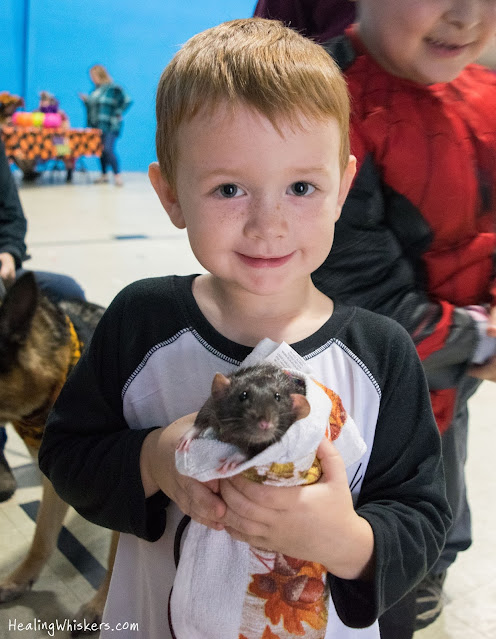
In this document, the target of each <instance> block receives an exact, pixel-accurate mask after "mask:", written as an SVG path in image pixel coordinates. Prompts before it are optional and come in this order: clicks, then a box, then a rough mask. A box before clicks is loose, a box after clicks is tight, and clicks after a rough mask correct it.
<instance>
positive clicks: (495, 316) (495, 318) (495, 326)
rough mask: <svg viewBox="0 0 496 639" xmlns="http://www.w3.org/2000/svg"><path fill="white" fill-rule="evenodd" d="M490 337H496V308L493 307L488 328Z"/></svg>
mask: <svg viewBox="0 0 496 639" xmlns="http://www.w3.org/2000/svg"><path fill="white" fill-rule="evenodd" d="M487 334H488V335H489V337H496V306H493V307H492V309H491V312H490V313H489V323H488V326H487Z"/></svg>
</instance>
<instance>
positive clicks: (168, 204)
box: [148, 162, 186, 229]
mask: <svg viewBox="0 0 496 639" xmlns="http://www.w3.org/2000/svg"><path fill="white" fill-rule="evenodd" d="M148 177H149V178H150V182H151V183H152V186H153V188H154V189H155V193H156V194H157V195H158V199H159V200H160V202H161V204H162V206H163V207H164V209H165V212H166V213H167V215H168V216H169V217H170V221H171V222H172V224H174V226H177V228H178V229H184V228H186V223H185V221H184V217H183V214H182V211H181V205H180V204H179V200H178V199H177V195H176V191H175V189H174V188H173V187H172V186H171V185H170V184H169V182H167V180H166V179H165V178H164V176H163V175H162V172H161V170H160V166H159V165H158V162H152V163H151V164H150V166H149V167H148Z"/></svg>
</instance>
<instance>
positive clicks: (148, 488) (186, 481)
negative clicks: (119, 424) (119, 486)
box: [140, 413, 226, 530]
mask: <svg viewBox="0 0 496 639" xmlns="http://www.w3.org/2000/svg"><path fill="white" fill-rule="evenodd" d="M195 417H196V413H191V415H186V416H185V417H182V418H181V419H178V420H177V421H175V422H173V423H172V424H171V425H170V426H168V427H167V428H157V429H156V430H154V431H152V432H151V433H150V434H149V435H148V436H147V437H146V438H145V441H144V442H143V446H142V449H141V458H140V468H141V479H142V482H143V488H144V491H145V496H146V497H149V496H151V495H153V494H154V493H156V492H157V490H158V489H161V490H162V491H163V492H164V493H165V494H166V495H167V496H168V497H170V498H171V499H172V501H174V502H175V503H176V504H177V505H178V506H179V508H180V509H181V510H182V511H183V512H184V513H185V514H186V515H190V516H191V518H192V519H194V520H195V521H198V522H199V523H200V524H204V525H205V526H208V527H209V528H215V529H216V530H222V529H223V528H224V526H223V525H222V524H221V523H220V520H221V519H222V517H223V516H224V514H225V512H226V505H225V503H224V502H223V501H222V499H221V498H220V497H219V496H218V495H217V494H216V493H218V492H219V482H218V481H216V480H212V481H209V482H206V483H204V484H202V483H200V482H199V481H197V480H196V479H192V478H191V477H186V476H185V475H181V474H180V473H179V472H178V471H177V469H176V462H175V453H176V446H177V443H178V442H179V440H180V438H181V436H182V435H183V433H185V432H186V431H187V430H188V429H189V428H191V427H192V426H193V423H194V421H195Z"/></svg>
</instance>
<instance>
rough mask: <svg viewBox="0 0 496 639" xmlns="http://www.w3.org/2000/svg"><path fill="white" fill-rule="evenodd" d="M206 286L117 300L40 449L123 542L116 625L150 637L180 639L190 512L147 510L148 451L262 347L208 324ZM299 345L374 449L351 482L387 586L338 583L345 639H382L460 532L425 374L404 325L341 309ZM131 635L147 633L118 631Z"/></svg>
mask: <svg viewBox="0 0 496 639" xmlns="http://www.w3.org/2000/svg"><path fill="white" fill-rule="evenodd" d="M194 277H195V276H184V277H179V276H171V277H163V278H154V279H148V280H142V281H140V282H136V283H134V284H131V285H130V286H128V287H127V288H125V289H124V290H123V291H122V292H121V293H119V295H118V296H117V297H116V298H115V300H114V301H113V302H112V304H111V306H110V307H109V308H108V310H107V311H106V313H105V315H104V316H103V318H102V320H101V321H100V324H99V326H98V327H97V330H96V332H95V335H94V337H93V339H92V342H91V344H90V346H89V348H88V349H87V351H86V352H85V353H84V355H83V357H82V358H81V360H80V362H79V363H78V365H77V366H76V368H75V369H74V370H73V372H72V374H71V375H70V377H69V379H68V381H67V383H66V385H65V387H64V388H63V390H62V392H61V394H60V396H59V399H58V400H57V402H56V404H55V407H54V409H53V411H52V413H51V415H50V417H49V420H48V424H47V427H46V432H45V436H44V440H43V443H42V447H41V450H40V467H41V469H42V471H43V472H44V473H45V474H46V475H47V476H48V477H49V479H50V480H51V481H52V482H53V484H54V486H55V489H56V490H57V492H58V493H59V494H60V496H61V497H62V498H63V499H64V500H65V501H67V502H68V503H69V504H71V505H72V506H73V507H74V508H75V509H76V510H77V511H78V512H79V513H81V515H83V516H84V517H86V518H87V519H89V520H90V521H92V522H94V523H96V524H99V525H102V526H105V527H107V528H111V529H114V530H118V531H121V533H123V534H121V538H120V542H119V549H118V553H117V558H116V562H115V567H114V573H113V578H112V584H111V587H110V593H109V597H108V600H107V608H106V612H105V618H104V620H105V621H106V622H107V623H108V624H109V626H111V627H112V626H113V625H114V624H116V623H121V624H122V623H125V622H130V623H136V622H137V623H139V631H140V632H139V636H143V637H146V638H147V639H159V638H160V639H164V638H165V639H167V638H170V637H171V635H170V632H169V625H168V620H167V603H168V598H169V593H170V590H171V586H172V582H173V579H174V574H175V564H174V539H175V536H176V530H177V526H178V524H179V522H180V521H181V519H182V518H183V513H181V512H180V510H179V509H178V508H177V506H176V505H175V504H174V503H172V502H170V500H169V499H168V498H167V497H166V496H165V495H164V494H163V493H161V492H159V493H157V494H155V495H153V496H152V497H149V498H148V499H145V496H144V491H143V487H142V483H141V476H140V469H139V457H140V451H141V445H142V442H143V440H144V438H145V437H146V436H147V435H148V434H149V432H150V430H151V429H153V428H157V427H164V426H167V425H168V424H170V423H172V422H173V421H174V420H176V419H178V418H180V417H182V416H184V415H187V414H189V413H192V412H194V411H197V410H199V409H200V407H201V406H202V404H203V403H204V401H205V400H206V399H207V397H208V395H209V393H210V387H211V382H212V378H213V376H214V374H215V373H216V372H221V373H224V374H228V373H229V372H231V371H233V370H234V369H235V368H237V367H238V366H239V365H240V363H241V362H242V361H243V360H244V359H245V357H246V356H247V355H248V354H249V353H250V352H251V350H252V349H251V348H248V347H246V346H242V345H239V344H236V343H234V342H232V341H230V340H228V339H226V338H225V337H223V336H222V335H221V334H219V333H218V332H217V331H216V330H215V329H214V328H213V327H212V326H211V325H210V324H209V323H208V322H207V320H206V319H205V317H204V316H203V315H202V313H201V311H200V309H199V307H198V306H197V304H196V301H195V299H194V297H193V294H192V282H193V279H194ZM291 346H292V348H293V349H294V350H295V351H296V352H297V353H298V354H299V355H300V356H301V357H303V358H304V359H305V360H306V362H307V363H308V364H309V365H310V366H311V368H312V370H313V371H314V374H315V378H316V379H317V380H318V381H319V382H321V383H322V384H324V385H325V386H326V387H328V388H330V389H332V390H333V391H335V392H336V393H337V394H338V395H339V396H340V397H341V400H342V402H343V405H344V408H345V409H346V411H347V412H348V414H349V415H351V417H352V418H353V420H354V421H355V423H356V425H357V427H358V429H359V431H360V434H361V436H362V437H363V439H364V440H365V442H366V444H367V452H366V453H365V454H364V456H363V457H362V458H361V459H360V460H359V461H358V462H357V463H356V464H354V465H353V466H351V467H349V468H348V469H347V473H348V479H349V483H350V489H351V491H352V494H353V499H354V503H355V508H356V510H357V512H358V513H359V514H360V515H361V516H362V517H364V518H365V519H367V520H368V521H369V522H370V524H371V526H372V528H373V532H374V538H375V563H376V570H375V577H374V580H373V581H372V582H370V583H365V582H361V581H358V580H356V581H355V580H344V579H339V578H337V577H335V576H333V575H329V580H330V587H331V595H332V600H333V604H334V607H335V609H336V612H337V615H338V617H339V619H340V620H341V621H342V623H343V624H344V626H343V628H345V626H346V627H349V628H348V629H345V630H343V633H342V634H340V635H339V636H340V638H341V637H342V639H348V638H350V639H351V638H352V637H360V638H362V637H363V638H364V639H369V638H370V639H373V638H378V637H379V633H378V629H377V624H374V620H375V619H376V617H377V616H378V615H380V614H382V612H383V611H384V610H385V609H386V608H387V607H389V606H390V605H392V604H393V603H395V602H396V601H397V600H398V599H400V598H401V597H402V596H403V595H404V594H405V593H406V592H407V591H409V590H410V589H411V588H412V587H413V586H414V585H415V584H416V583H417V582H418V581H420V579H421V578H422V577H423V576H424V574H425V572H426V571H427V570H428V569H429V567H430V566H431V565H432V564H433V563H434V561H435V560H436V559H437V557H438V555H439V553H440V551H441V548H442V545H443V543H444V539H445V534H446V528H447V526H448V524H449V508H448V506H447V503H446V499H445V490H444V477H443V471H442V464H441V458H440V440H439V433H438V431H437V427H436V424H435V422H434V418H433V416H432V410H431V406H430V401H429V395H428V391H427V386H426V382H425V378H424V374H423V372H422V367H421V364H420V362H419V359H418V356H417V354H416V351H415V348H414V346H413V343H412V341H411V339H410V338H409V336H408V335H407V333H406V332H405V331H404V329H402V328H401V327H400V326H399V325H398V324H396V323H395V322H393V321H392V320H390V319H388V318H385V317H382V316H379V315H375V314H373V313H370V312H369V311H365V310H361V309H358V308H355V307H348V306H344V305H340V304H336V306H335V309H334V312H333V314H332V316H331V317H330V318H329V320H328V321H327V322H326V323H325V324H324V325H323V326H322V327H321V328H320V329H319V330H318V331H317V332H316V333H314V334H313V335H312V336H310V337H308V338H307V339H304V340H302V341H300V342H297V343H294V344H291ZM329 543H332V540H329ZM372 624H373V625H372ZM369 626H371V627H370V628H368V627H369ZM354 628H355V629H357V628H361V629H363V628H367V630H354ZM101 636H102V637H107V636H113V635H111V633H110V632H109V633H108V634H105V631H102V635H101ZM128 636H129V637H130V638H131V637H133V639H134V637H136V632H132V631H129V635H128V634H126V632H120V633H119V637H121V638H122V639H125V638H126V637H128ZM327 636H328V635H326V637H327ZM329 636H330V635H329ZM332 636H334V635H332ZM178 639H182V638H178Z"/></svg>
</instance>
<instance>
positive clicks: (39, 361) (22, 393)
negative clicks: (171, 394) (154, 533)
mask: <svg viewBox="0 0 496 639" xmlns="http://www.w3.org/2000/svg"><path fill="white" fill-rule="evenodd" d="M0 282H1V280H0ZM4 293H5V291H4ZM0 295H1V294H0ZM104 310H105V309H104V308H102V307H101V306H97V305H96V304H91V303H90V302H83V301H79V300H70V301H63V302H60V303H58V304H54V303H52V302H51V301H50V300H49V299H48V298H46V297H45V296H44V295H42V294H41V293H40V291H39V290H38V287H37V285H36V282H35V279H34V275H33V273H31V272H27V273H25V274H24V275H22V276H21V277H19V279H18V280H17V281H16V282H15V283H14V284H13V285H12V287H11V288H9V290H8V291H7V292H6V293H5V296H4V299H3V302H1V306H0V423H4V422H11V423H12V424H13V426H14V428H15V429H16V430H17V432H18V433H19V435H20V436H21V438H22V439H23V441H24V442H25V444H26V446H27V448H28V450H29V452H30V453H31V455H32V456H33V457H34V458H36V457H37V453H38V450H39V447H40V444H41V438H42V435H43V429H44V426H45V421H46V419H47V417H48V413H49V412H50V409H51V407H52V406H53V404H54V402H55V399H56V398H57V396H58V394H59V392H60V390H61V388H62V386H63V384H64V382H65V380H66V378H67V375H68V374H69V373H70V371H71V369H72V367H73V366H74V365H75V363H76V362H77V360H78V359H79V356H80V354H81V351H82V350H83V349H84V348H85V346H86V345H87V344H88V342H89V340H90V339H91V336H92V334H93V331H94V330H95V327H96V325H97V323H98V321H99V319H100V317H101V316H102V314H103V312H104ZM67 509H68V505H67V504H66V503H65V502H64V501H62V499H61V498H60V497H59V496H58V495H57V493H56V492H55V490H54V489H53V486H52V484H51V483H50V481H49V480H48V479H47V478H46V477H43V497H42V501H41V504H40V508H39V511H38V516H37V520H36V529H35V534H34V538H33V541H32V544H31V548H30V550H29V552H28V554H27V556H26V557H25V559H24V561H23V562H22V563H21V565H20V566H19V567H18V568H16V569H15V570H14V572H13V573H12V574H10V575H9V576H8V577H6V578H5V579H4V580H3V582H0V603H4V602H7V601H12V600H13V599H17V598H18V597H20V596H21V595H22V594H23V593H24V592H26V591H28V590H29V589H30V588H31V586H32V585H33V583H34V582H35V581H36V579H37V578H38V577H39V575H40V572H41V570H42V569H43V567H44V566H45V564H46V562H47V560H48V558H49V557H50V555H51V554H52V552H53V550H54V549H55V547H56V545H57V538H58V535H59V532H60V530H61V528H62V523H63V520H64V516H65V514H66V512H67ZM117 541H118V533H115V532H114V533H113V534H112V541H111V544H110V552H109V564H108V570H107V574H106V577H105V579H104V581H103V582H102V584H101V586H100V588H99V589H98V591H97V592H96V594H95V596H94V597H93V598H92V599H91V600H90V601H89V602H88V603H87V604H85V605H83V606H82V607H81V609H80V610H79V612H78V613H77V614H78V618H79V619H80V620H82V619H86V621H87V622H88V623H93V621H96V622H99V621H100V619H101V616H102V612H103V608H104V605H105V600H106V598H107V592H108V587H109V583H110V576H111V572H112V567H113V562H114V557H115V551H116V548H117Z"/></svg>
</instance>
